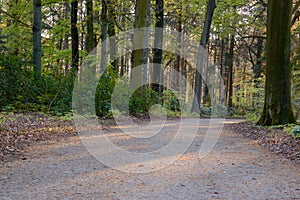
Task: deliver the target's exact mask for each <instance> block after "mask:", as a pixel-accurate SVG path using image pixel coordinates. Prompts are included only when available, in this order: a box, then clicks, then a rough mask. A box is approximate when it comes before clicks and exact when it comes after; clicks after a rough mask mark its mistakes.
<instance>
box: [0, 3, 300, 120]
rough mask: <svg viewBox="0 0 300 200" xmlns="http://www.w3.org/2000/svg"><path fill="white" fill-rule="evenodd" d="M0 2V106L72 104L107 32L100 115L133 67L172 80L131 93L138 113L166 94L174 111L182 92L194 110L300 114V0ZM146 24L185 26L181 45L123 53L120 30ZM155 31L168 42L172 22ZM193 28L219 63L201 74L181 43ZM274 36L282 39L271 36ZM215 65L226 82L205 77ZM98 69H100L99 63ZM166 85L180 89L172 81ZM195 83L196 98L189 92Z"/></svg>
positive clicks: (282, 116) (275, 116)
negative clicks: (166, 33)
mask: <svg viewBox="0 0 300 200" xmlns="http://www.w3.org/2000/svg"><path fill="white" fill-rule="evenodd" d="M0 4H1V6H0V77H1V79H0V108H1V109H21V110H33V111H43V112H52V113H66V112H70V111H71V109H72V108H71V101H72V89H73V84H74V81H75V80H80V75H81V73H80V70H82V69H81V68H80V65H81V64H82V62H83V61H84V60H85V58H86V56H87V55H88V54H89V53H90V52H91V51H92V50H93V49H94V48H95V47H96V46H97V44H98V43H99V42H102V46H101V48H100V49H101V50H100V49H98V47H97V49H96V51H97V50H100V51H101V52H98V54H99V55H101V66H106V65H109V69H108V70H106V71H105V73H104V75H103V77H102V79H101V81H100V82H99V85H98V87H97V92H96V94H95V95H96V110H97V114H98V115H99V116H109V115H110V114H111V111H110V97H111V93H112V91H113V89H114V85H115V83H116V81H117V80H119V79H120V77H122V76H123V75H125V74H130V79H131V80H134V81H132V84H135V83H139V82H140V81H142V80H141V79H142V78H143V77H144V78H146V79H148V80H154V81H159V80H162V78H163V77H164V80H163V82H164V87H163V86H161V85H155V84H154V85H145V87H143V88H141V89H140V91H139V92H138V93H139V94H137V93H136V94H135V96H133V97H132V99H131V102H130V105H131V112H132V113H134V114H137V113H139V114H145V113H147V112H148V111H149V108H150V107H151V105H152V104H156V103H161V104H164V106H165V107H166V108H167V109H168V110H169V111H170V113H174V112H175V113H176V112H180V108H179V105H178V101H177V100H176V95H175V93H178V94H180V97H181V98H182V99H183V100H184V102H186V103H193V101H194V103H193V111H194V112H197V111H199V109H198V107H197V103H199V104H200V111H201V114H203V115H209V114H211V112H212V111H211V110H212V109H225V110H226V111H227V113H228V114H231V115H242V116H247V117H249V118H252V119H254V120H258V119H259V117H260V115H261V113H262V112H263V116H262V117H261V119H260V121H259V122H260V124H263V125H271V124H281V123H291V122H294V121H295V118H294V113H295V114H296V115H297V116H299V109H300V92H299V90H300V84H299V83H300V81H299V79H300V59H299V58H300V48H299V46H300V45H299V44H300V34H299V32H300V22H299V16H300V14H299V13H300V11H299V6H300V5H299V4H300V3H299V1H292V0H289V1H288V2H285V1H280V0H269V2H268V4H267V3H266V2H265V1H264V0H250V1H246V0H237V1H232V0H218V1H215V0H208V1H205V0H190V1H183V0H155V1H154V0H136V1H127V0H103V1H94V0H76V1H75V0H72V1H59V0H45V1H44V0H43V1H41V0H33V1H25V0H17V1H12V0H1V1H0ZM282 4H285V5H282ZM275 5H278V7H276V6H275ZM280 6H281V7H280ZM290 8H291V9H290ZM281 10H284V11H285V13H282V12H281ZM286 10H291V13H289V12H286ZM280 20H285V21H282V23H280ZM267 22H268V23H267ZM273 22H274V23H273ZM276 23H277V24H276ZM271 24H272V25H271ZM282 24H284V26H282V27H281V25H282ZM267 25H268V27H267ZM279 26H280V27H279ZM142 27H158V28H166V29H167V30H170V31H171V30H174V31H177V32H179V33H180V34H179V36H177V37H176V36H174V44H173V45H175V46H176V47H177V48H176V49H177V52H167V51H162V50H161V49H160V48H154V49H151V48H144V49H138V50H134V51H132V52H131V53H130V54H122V49H121V48H118V47H119V44H121V43H122V42H124V38H118V34H119V33H121V32H124V31H127V30H130V29H133V28H142ZM147 34H149V33H147V32H135V33H134V35H133V36H132V38H127V39H128V40H129V41H130V42H131V43H132V44H133V46H134V45H138V43H139V42H141V41H143V42H145V40H144V39H143V38H147V37H148V36H147ZM113 36H116V37H113ZM154 37H155V41H154V43H155V46H156V47H162V44H163V41H164V33H163V31H160V29H158V30H157V31H156V32H155V34H154ZM279 37H282V38H281V39H280V38H279ZM189 38H196V40H197V41H198V47H199V48H200V47H202V48H204V49H206V50H207V52H208V58H207V62H213V63H215V65H214V66H212V67H208V68H207V70H206V71H204V72H203V73H202V76H201V75H200V74H199V73H197V71H196V67H197V66H196V65H193V64H191V63H189V62H187V60H185V59H184V58H183V57H181V56H180V55H181V54H184V53H185V52H188V51H193V50H191V49H186V48H185V47H184V45H182V44H184V43H185V41H188V40H189ZM274 38H276V41H275V42H276V44H278V48H277V49H274V47H273V46H272V44H274V41H273V40H275V39H274ZM278 38H279V39H278ZM277 39H278V41H277ZM107 40H109V41H107ZM280 41H281V42H282V43H280ZM106 42H109V46H110V48H108V47H107V46H106V45H107V43H106ZM146 42H147V41H146ZM279 44H280V45H279ZM266 49H268V51H266ZM196 51H197V50H196ZM278 55H282V56H280V57H281V58H282V60H279V57H277V56H278ZM149 63H157V64H159V65H160V66H162V67H161V69H163V70H158V69H160V68H154V69H153V71H151V72H149V70H148V69H147V67H148V66H149ZM199 64H202V63H199ZM140 65H143V66H144V67H143V68H142V70H140V71H138V70H137V71H136V70H135V71H134V73H132V72H133V70H131V69H133V68H135V67H136V66H140ZM215 66H217V67H215ZM169 69H174V70H176V71H178V72H179V74H181V75H182V76H183V77H185V78H186V81H187V82H182V81H180V79H178V78H176V77H175V78H174V76H176V75H175V74H171V73H169V72H170V70H169ZM216 71H217V72H218V73H220V74H221V77H222V78H223V82H222V83H218V84H219V87H213V85H212V84H211V83H207V82H205V81H204V78H203V76H207V77H209V76H210V74H212V73H215V72H216ZM94 72H95V73H96V74H97V73H100V72H99V71H97V69H96V68H95V70H94ZM147 73H148V74H150V75H147ZM265 81H267V82H266V83H267V84H265ZM190 85H191V86H192V87H191V88H190V87H189V86H190ZM222 85H224V90H225V93H224V94H223V93H222V91H223V90H222V89H223V88H221V87H222ZM167 86H170V88H175V89H176V88H178V90H177V91H176V90H175V91H174V90H173V91H171V90H168V89H167ZM171 86H172V87H171ZM274 88H275V89H274ZM192 91H195V93H196V96H195V97H196V98H189V96H190V95H189V94H190V93H192ZM212 96H214V97H213V98H212ZM275 99H276V100H275ZM195 101H196V103H195ZM270 102H272V103H270ZM225 106H226V107H225ZM212 107H213V108H212Z"/></svg>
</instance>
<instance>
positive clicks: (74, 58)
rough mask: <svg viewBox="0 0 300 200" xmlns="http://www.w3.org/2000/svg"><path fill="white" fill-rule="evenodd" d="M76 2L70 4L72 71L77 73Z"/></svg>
mask: <svg viewBox="0 0 300 200" xmlns="http://www.w3.org/2000/svg"><path fill="white" fill-rule="evenodd" d="M77 13H78V1H72V2H71V38H72V69H73V70H75V71H76V72H78V65H79V36H78V29H77Z"/></svg>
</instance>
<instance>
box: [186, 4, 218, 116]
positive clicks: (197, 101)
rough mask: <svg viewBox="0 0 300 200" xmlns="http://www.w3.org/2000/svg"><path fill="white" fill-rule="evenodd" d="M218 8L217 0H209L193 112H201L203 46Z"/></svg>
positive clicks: (206, 41)
mask: <svg viewBox="0 0 300 200" xmlns="http://www.w3.org/2000/svg"><path fill="white" fill-rule="evenodd" d="M215 8H216V2H215V0H209V1H208V4H207V10H206V16H205V22H204V27H203V31H202V36H201V41H200V47H199V51H198V59H197V64H196V68H197V69H198V71H199V72H198V71H196V78H195V95H194V100H193V106H192V112H196V113H199V114H200V106H199V105H200V100H201V94H202V76H201V74H200V72H201V69H202V67H203V65H204V64H205V63H204V55H203V53H204V52H202V48H203V49H206V46H207V43H208V39H209V33H210V26H211V23H212V18H213V14H214V10H215Z"/></svg>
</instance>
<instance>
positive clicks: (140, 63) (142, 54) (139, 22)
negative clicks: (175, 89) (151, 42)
mask: <svg viewBox="0 0 300 200" xmlns="http://www.w3.org/2000/svg"><path fill="white" fill-rule="evenodd" d="M149 12H150V0H136V8H135V22H134V28H135V32H134V36H133V52H132V57H131V64H132V66H131V67H132V69H134V68H135V69H134V70H131V76H130V84H131V86H132V87H133V88H138V87H140V86H142V85H143V84H144V83H145V81H146V80H145V74H144V73H146V71H145V66H147V62H148V49H147V48H146V47H147V46H148V45H147V44H146V43H147V42H148V41H147V40H148V39H149V38H148V32H147V30H146V29H142V28H145V27H148V26H149ZM143 47H144V48H143Z"/></svg>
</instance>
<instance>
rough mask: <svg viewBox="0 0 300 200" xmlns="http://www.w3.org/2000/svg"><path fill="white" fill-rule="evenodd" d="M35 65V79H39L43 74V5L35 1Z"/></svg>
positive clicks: (39, 0)
mask: <svg viewBox="0 0 300 200" xmlns="http://www.w3.org/2000/svg"><path fill="white" fill-rule="evenodd" d="M33 8H34V11H33V13H34V15H33V27H32V30H33V64H34V78H35V80H37V79H39V78H40V77H41V74H42V3H41V0H33Z"/></svg>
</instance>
